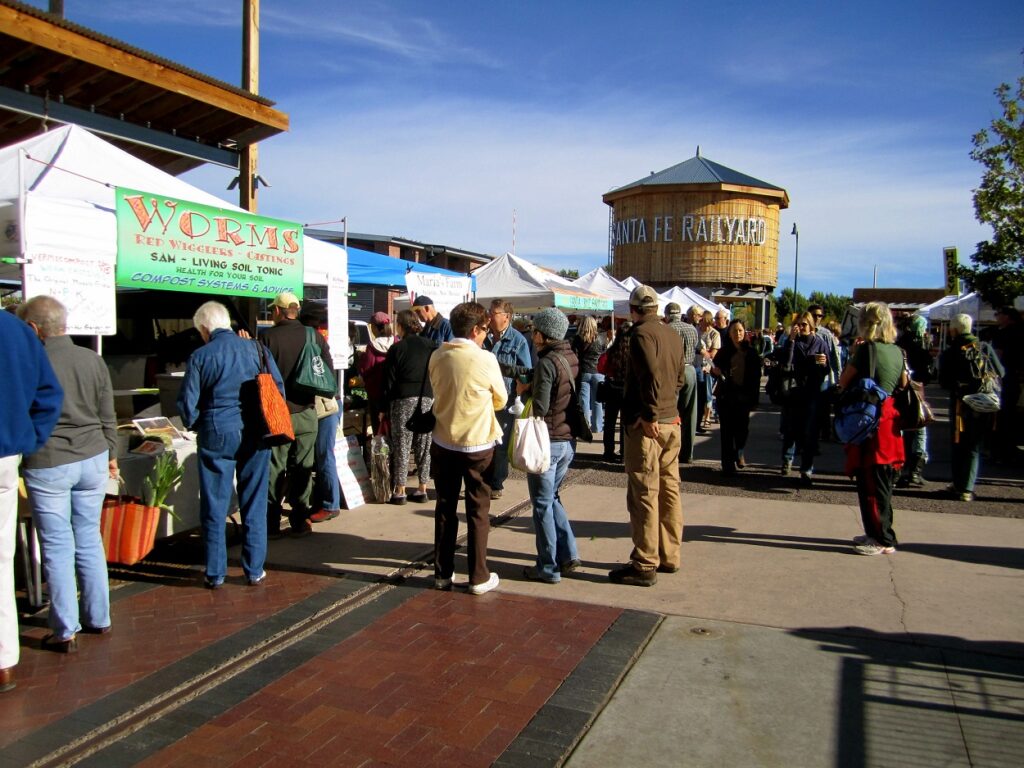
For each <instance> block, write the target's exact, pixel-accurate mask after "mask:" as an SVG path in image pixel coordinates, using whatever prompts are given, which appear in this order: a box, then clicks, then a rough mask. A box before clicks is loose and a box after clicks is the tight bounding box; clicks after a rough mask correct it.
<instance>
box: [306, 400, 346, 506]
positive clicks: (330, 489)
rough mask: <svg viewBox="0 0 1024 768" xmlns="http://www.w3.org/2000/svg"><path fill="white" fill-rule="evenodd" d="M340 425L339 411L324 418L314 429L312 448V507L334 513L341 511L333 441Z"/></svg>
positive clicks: (339, 484)
mask: <svg viewBox="0 0 1024 768" xmlns="http://www.w3.org/2000/svg"><path fill="white" fill-rule="evenodd" d="M340 423H341V411H340V410H339V411H338V412H337V413H332V414H331V415H330V416H324V417H323V418H322V419H320V422H319V423H318V424H317V428H316V445H315V446H314V447H313V452H314V454H315V457H314V461H315V462H316V488H315V489H314V494H313V496H314V498H315V499H316V503H314V505H313V506H314V507H317V508H318V509H328V510H332V511H336V510H339V509H341V483H339V482H338V462H337V461H336V460H335V458H334V440H335V437H336V435H337V433H338V424H340Z"/></svg>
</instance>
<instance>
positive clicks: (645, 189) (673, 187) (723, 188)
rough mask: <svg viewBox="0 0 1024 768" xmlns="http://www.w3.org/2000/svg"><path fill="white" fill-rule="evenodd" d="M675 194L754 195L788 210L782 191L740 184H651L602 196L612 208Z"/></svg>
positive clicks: (785, 197)
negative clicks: (640, 198)
mask: <svg viewBox="0 0 1024 768" xmlns="http://www.w3.org/2000/svg"><path fill="white" fill-rule="evenodd" d="M676 192H736V193H739V194H741V195H754V196H757V197H767V198H774V199H775V200H777V201H778V204H779V208H780V209H784V208H789V195H788V194H787V193H786V190H784V189H766V188H764V187H749V186H744V185H740V184H721V183H717V182H716V183H710V184H651V185H649V186H645V185H637V186H631V187H627V188H625V189H618V190H613V191H612V192H606V193H605V194H604V195H602V197H601V200H603V201H604V202H605V203H606V204H607V205H611V206H613V207H614V203H615V201H616V200H622V199H623V198H627V197H634V196H636V195H645V194H648V195H649V194H664V193H669V194H673V193H676Z"/></svg>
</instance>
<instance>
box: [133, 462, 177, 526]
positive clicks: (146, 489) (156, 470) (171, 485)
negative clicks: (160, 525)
mask: <svg viewBox="0 0 1024 768" xmlns="http://www.w3.org/2000/svg"><path fill="white" fill-rule="evenodd" d="M184 476H185V468H184V467H182V466H181V465H180V464H178V455H177V454H176V453H175V452H174V451H164V452H163V453H161V454H160V455H159V456H157V457H156V463H155V464H154V466H153V471H152V473H150V475H149V477H147V478H146V479H145V480H143V482H142V493H143V498H142V500H143V503H144V504H145V505H146V506H147V507H159V508H160V509H162V510H165V511H166V512H167V514H169V515H170V516H171V517H173V518H174V519H175V520H177V521H178V522H181V518H180V517H178V516H177V515H176V514H175V512H174V508H173V507H170V506H168V505H167V504H166V503H165V502H166V501H167V495H168V494H169V493H170V492H171V491H173V490H174V489H175V488H177V487H178V486H179V485H180V484H181V480H182V478H183V477H184Z"/></svg>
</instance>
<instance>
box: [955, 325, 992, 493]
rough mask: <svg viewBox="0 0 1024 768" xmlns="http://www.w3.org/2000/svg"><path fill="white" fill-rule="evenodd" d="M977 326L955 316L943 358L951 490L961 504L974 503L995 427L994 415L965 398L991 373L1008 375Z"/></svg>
mask: <svg viewBox="0 0 1024 768" xmlns="http://www.w3.org/2000/svg"><path fill="white" fill-rule="evenodd" d="M973 325H974V321H973V320H972V319H971V316H970V315H963V314H961V315H954V316H953V319H952V320H950V321H949V336H950V339H949V346H947V347H946V349H945V350H943V352H942V354H941V355H940V356H939V384H941V385H942V388H943V389H945V390H947V391H948V392H949V423H950V429H951V437H952V440H953V450H952V452H951V456H950V459H951V464H952V469H953V484H952V485H951V486H950V487H949V489H948V490H949V492H950V493H952V494H953V496H954V498H957V499H959V500H960V501H973V500H974V484H975V482H976V481H977V479H978V458H979V456H980V455H981V446H982V444H983V443H984V442H985V437H986V436H987V435H988V434H989V433H990V432H992V428H993V426H994V423H995V418H994V413H993V411H983V410H974V409H973V408H972V407H971V406H969V405H968V404H967V402H965V400H964V398H967V397H968V396H969V395H973V394H976V393H977V392H978V390H979V389H980V388H981V384H982V377H983V375H984V374H985V373H986V371H987V370H989V369H990V370H991V371H993V372H995V373H996V374H997V375H999V376H1002V375H1003V373H1004V369H1003V367H1002V364H1001V363H1000V362H999V359H998V358H997V357H996V355H995V353H994V352H993V351H992V348H991V347H990V346H989V345H988V344H984V345H983V344H982V343H981V342H980V341H979V340H978V337H977V336H975V335H974V334H973V333H971V329H972V328H973ZM996 407H997V408H998V406H996Z"/></svg>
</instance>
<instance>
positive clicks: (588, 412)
mask: <svg viewBox="0 0 1024 768" xmlns="http://www.w3.org/2000/svg"><path fill="white" fill-rule="evenodd" d="M599 381H604V374H603V373H584V374H583V375H582V376H580V394H579V398H580V405H582V406H583V414H584V415H585V416H586V417H587V423H588V424H589V425H590V429H591V430H593V431H594V432H604V403H599V402H597V383H598V382H599Z"/></svg>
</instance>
